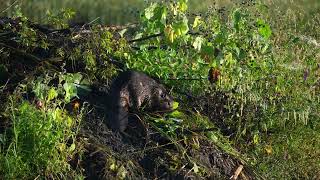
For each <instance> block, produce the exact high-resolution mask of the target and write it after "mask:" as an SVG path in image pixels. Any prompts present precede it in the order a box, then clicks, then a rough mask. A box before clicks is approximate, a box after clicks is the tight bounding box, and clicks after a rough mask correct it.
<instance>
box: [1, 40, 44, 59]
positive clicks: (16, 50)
mask: <svg viewBox="0 0 320 180" xmlns="http://www.w3.org/2000/svg"><path fill="white" fill-rule="evenodd" d="M0 46H3V47H6V48H9V49H11V50H13V51H15V52H16V53H18V54H21V55H23V56H26V57H28V58H30V59H32V60H34V61H36V62H41V59H40V58H38V57H36V56H34V55H32V54H29V53H26V52H24V51H21V50H20V49H17V48H15V47H12V46H9V45H7V44H4V43H0Z"/></svg>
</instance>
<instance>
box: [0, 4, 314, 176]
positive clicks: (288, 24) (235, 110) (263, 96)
mask: <svg viewBox="0 0 320 180" xmlns="http://www.w3.org/2000/svg"><path fill="white" fill-rule="evenodd" d="M189 3H190V2H188V1H187V0H179V1H164V2H149V3H148V6H147V7H146V8H145V9H144V10H143V11H142V12H141V13H140V19H139V23H138V25H137V30H136V31H135V34H134V36H133V37H132V36H131V34H130V33H132V32H131V31H130V30H129V31H126V29H124V30H123V31H121V32H120V33H118V34H117V32H113V31H106V30H104V29H102V28H100V27H99V26H97V25H92V26H91V27H90V31H91V32H92V33H90V34H85V35H79V34H76V35H74V34H72V33H71V34H69V35H67V36H69V37H67V38H68V39H71V41H64V40H63V41H62V42H63V43H61V44H62V45H61V44H60V46H59V48H57V49H54V48H52V49H53V51H54V55H55V56H58V57H59V58H61V59H62V61H63V62H64V63H65V64H62V65H61V67H60V68H61V69H62V70H63V72H59V73H58V74H59V75H57V74H56V75H54V77H52V78H49V79H48V77H47V76H40V77H39V78H38V79H37V80H35V81H33V82H32V83H31V84H32V85H33V86H34V87H33V92H34V94H35V95H36V97H37V99H36V100H35V103H34V102H27V101H25V100H15V99H14V98H12V100H11V102H10V103H9V104H8V105H7V111H6V114H7V116H8V117H10V119H11V120H12V123H13V126H12V127H11V129H10V130H8V131H7V132H6V134H4V135H3V134H1V135H2V136H1V138H0V139H1V155H0V157H1V158H0V160H1V168H0V169H3V172H4V173H7V174H5V177H8V178H26V177H36V176H37V175H38V174H39V175H43V176H48V175H49V176H50V175H53V176H55V177H59V175H62V174H64V173H65V172H67V171H70V166H69V164H68V163H67V162H68V159H69V158H70V157H72V156H73V155H74V154H75V153H76V151H77V150H75V147H74V146H76V147H77V143H75V139H74V137H75V135H76V131H75V129H77V128H78V123H79V118H80V117H73V116H71V115H70V114H67V113H66V111H65V105H66V104H67V103H69V102H70V100H71V99H72V98H73V97H75V96H76V95H77V92H76V87H75V86H74V83H79V82H80V79H81V78H82V75H84V76H87V77H89V79H90V81H96V82H97V81H98V82H101V81H102V82H108V81H109V80H110V78H111V77H113V76H114V75H115V74H116V73H117V70H118V69H125V68H129V69H137V70H141V71H144V72H146V73H148V74H150V75H153V76H156V77H158V78H159V79H161V80H163V82H164V83H166V84H167V85H169V86H170V87H172V93H173V94H174V95H175V97H176V98H177V99H179V101H180V104H183V106H182V105H181V106H180V107H178V108H177V110H176V111H174V112H173V113H171V114H168V115H167V116H164V117H153V116H147V115H146V116H145V117H147V119H148V120H149V121H148V122H149V123H150V124H151V126H152V128H154V129H155V130H156V131H157V132H159V134H161V135H162V136H163V137H165V138H167V139H169V141H170V142H169V144H173V147H174V148H176V149H177V150H178V151H175V152H173V150H170V151H169V150H168V151H166V152H162V153H163V154H166V155H165V157H169V158H168V159H170V161H168V162H167V164H166V162H162V161H159V163H160V164H161V166H160V167H168V168H167V169H170V170H172V171H173V172H174V171H175V170H178V169H180V168H182V167H186V166H187V167H188V168H189V170H190V172H193V173H195V174H197V175H199V176H202V177H210V172H211V171H210V168H208V167H207V166H205V165H204V164H201V162H199V161H197V159H195V158H194V156H192V150H194V151H196V152H200V150H201V147H203V144H201V143H199V141H198V140H199V139H201V140H202V141H201V142H202V143H208V144H210V143H213V144H215V145H216V146H218V147H219V148H221V149H223V151H224V152H228V154H231V155H233V156H234V157H237V158H238V159H240V160H241V161H242V162H244V163H248V162H249V163H250V164H252V165H255V166H256V167H257V169H258V170H259V172H260V173H262V174H264V175H265V176H267V178H275V179H278V178H285V179H290V178H310V177H311V178H313V177H317V176H319V175H318V174H317V172H315V171H314V169H319V168H320V167H319V150H318V149H319V144H320V143H319V141H318V140H317V139H319V138H318V134H319V125H320V124H319V121H318V120H319V113H320V112H319V110H320V106H319V104H320V103H319V72H320V70H319V69H320V68H319V62H318V59H319V45H317V44H318V42H317V40H316V39H317V38H318V35H319V34H320V32H319V29H318V28H317V27H316V25H315V24H316V22H317V21H318V20H319V18H320V16H319V12H320V11H316V10H314V11H311V14H312V16H313V17H312V18H311V15H307V14H305V13H306V12H309V11H307V10H306V9H303V7H304V6H302V5H299V3H297V4H296V5H294V6H292V7H291V6H290V7H289V8H287V7H286V6H284V5H283V4H281V3H280V4H279V2H266V3H261V2H257V3H248V4H246V3H243V4H245V5H243V4H242V5H240V4H236V6H231V7H230V8H228V9H227V10H225V9H217V8H211V9H209V10H208V11H207V12H206V13H205V14H190V13H189V10H188V7H189V6H190V4H189ZM282 3H284V4H286V3H288V2H287V1H284V2H282ZM287 5H288V4H287ZM283 7H285V8H283ZM316 7H317V6H316ZM316 7H315V9H317V8H316ZM72 15H74V13H73V12H72V11H68V10H67V11H62V13H60V14H59V13H58V15H54V14H53V15H50V16H49V18H48V22H49V23H51V24H52V25H54V26H55V27H56V28H65V27H67V23H66V22H67V20H68V19H69V18H70V17H71V16H72ZM16 17H19V18H20V19H21V24H19V26H18V27H19V28H16V29H14V27H10V26H8V27H5V29H7V30H8V29H12V30H13V31H14V32H16V33H17V34H18V38H17V39H14V41H15V42H16V43H20V44H21V45H22V46H24V47H25V48H26V50H27V52H34V50H35V49H36V48H43V49H48V47H49V46H50V45H52V44H50V43H48V42H50V38H52V39H54V38H55V37H46V36H43V35H41V33H38V31H37V30H35V29H34V28H32V27H30V26H28V18H26V17H24V16H23V15H22V14H21V13H20V12H19V11H17V13H16ZM61 18H62V19H61ZM0 33H2V31H0ZM39 34H40V35H39ZM119 34H120V37H118V35H119ZM0 36H1V34H0ZM128 37H129V38H128ZM312 37H313V38H312ZM70 44H72V46H69V45H70ZM6 50H7V49H6V48H3V49H0V53H1V54H0V55H1V58H2V59H1V64H0V67H3V65H7V64H8V54H10V53H11V52H9V51H8V52H6ZM293 52H294V53H293ZM11 54H12V53H11ZM114 62H117V63H120V64H122V65H124V66H125V68H123V67H121V68H120V67H118V66H116V65H115V64H114ZM7 69H10V68H7V67H4V68H1V70H0V73H3V72H4V73H6V74H7V73H8V72H9V71H8V70H7ZM70 69H72V70H70ZM66 71H71V72H72V73H67V72H66ZM75 71H76V72H77V71H79V72H81V74H82V75H80V74H77V73H74V72H75ZM208 76H209V81H208V80H207V79H208ZM54 78H56V79H58V82H59V83H58V85H57V86H51V85H49V84H50V83H51V82H52V79H54ZM0 88H1V89H0V90H2V89H5V86H0ZM16 96H17V97H19V96H20V95H16ZM189 96H190V97H193V98H197V97H203V96H207V99H206V100H208V102H209V103H207V104H204V105H203V104H201V103H199V104H200V105H199V106H192V105H194V104H193V103H197V102H190V101H192V100H190V98H189ZM216 96H217V97H223V98H224V101H221V102H219V103H220V106H221V107H219V108H220V109H222V111H223V112H222V113H221V114H222V118H221V121H222V122H218V121H219V120H220V119H219V118H218V117H215V116H210V114H209V113H208V111H211V112H212V111H218V110H216V109H212V108H218V107H215V106H212V105H211V104H210V101H209V98H212V97H216ZM17 97H15V98H17ZM217 101H218V99H217ZM39 103H40V104H39ZM176 106H177V105H176ZM210 108H211V109H210ZM220 109H219V110H220ZM190 112H191V113H190ZM208 114H209V115H208ZM205 115H208V116H209V117H205ZM214 115H216V114H214ZM0 117H1V116H0ZM37 117H41V118H37ZM29 122H31V123H29ZM71 122H72V123H71ZM220 124H223V125H224V126H226V127H227V129H228V130H229V132H230V133H229V134H223V132H220V130H219V128H221V127H219V125H220ZM208 128H209V129H211V130H210V131H208V132H203V133H199V134H197V135H196V136H191V137H190V136H188V134H187V133H186V134H184V133H185V132H186V131H187V132H189V131H190V130H195V129H208ZM24 135H25V136H24ZM27 135H28V137H34V139H32V140H31V141H32V143H29V141H30V139H28V138H26V137H27ZM226 136H228V138H226ZM40 137H41V138H40ZM42 137H46V138H42ZM70 139H72V140H71V143H70ZM35 142H37V143H35ZM49 142H50V143H49ZM153 143H154V142H153ZM31 145H32V146H31ZM61 146H63V148H61ZM232 146H237V147H238V148H239V150H240V151H241V153H242V155H240V154H239V153H238V152H237V151H236V150H234V149H233V148H232ZM155 147H157V148H158V144H155ZM30 149H32V150H33V151H30ZM70 149H72V150H70ZM190 149H191V150H190ZM25 150H26V151H25ZM189 150H190V151H189ZM42 151H45V152H46V153H41V152H42ZM2 152H3V153H2ZM36 153H37V154H36ZM47 153H48V154H47ZM31 155H32V156H36V157H35V158H33V159H31V158H30V157H31ZM51 155H54V156H53V157H55V156H56V157H59V158H57V159H55V160H52V159H51V158H50V157H51ZM177 157H181V159H179V158H177ZM108 159H111V160H110V161H109V162H108V164H111V165H110V167H109V169H111V170H113V171H117V170H118V173H120V175H119V177H122V178H124V177H125V176H126V175H128V173H127V172H128V170H127V169H125V166H122V165H121V163H120V165H118V164H117V163H114V162H113V161H115V160H114V158H113V157H111V155H108ZM162 160H163V159H162ZM274 162H277V163H274ZM17 164H22V165H21V166H20V165H19V166H18V165H17ZM34 169H36V171H35V172H34V171H32V170H34ZM182 169H183V168H182ZM288 169H292V170H291V171H288ZM0 172H1V170H0ZM30 173H32V174H30Z"/></svg>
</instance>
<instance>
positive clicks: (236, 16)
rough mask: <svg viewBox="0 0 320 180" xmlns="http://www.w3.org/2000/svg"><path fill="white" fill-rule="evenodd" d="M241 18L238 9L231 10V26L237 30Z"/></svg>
mask: <svg viewBox="0 0 320 180" xmlns="http://www.w3.org/2000/svg"><path fill="white" fill-rule="evenodd" d="M240 20H241V13H240V9H236V10H235V11H234V12H233V27H234V28H235V29H236V30H237V31H238V30H239V23H240Z"/></svg>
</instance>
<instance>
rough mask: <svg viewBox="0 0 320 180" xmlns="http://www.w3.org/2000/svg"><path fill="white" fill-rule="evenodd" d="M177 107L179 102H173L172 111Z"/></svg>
mask: <svg viewBox="0 0 320 180" xmlns="http://www.w3.org/2000/svg"><path fill="white" fill-rule="evenodd" d="M178 107H179V102H176V101H175V102H173V109H177V108H178Z"/></svg>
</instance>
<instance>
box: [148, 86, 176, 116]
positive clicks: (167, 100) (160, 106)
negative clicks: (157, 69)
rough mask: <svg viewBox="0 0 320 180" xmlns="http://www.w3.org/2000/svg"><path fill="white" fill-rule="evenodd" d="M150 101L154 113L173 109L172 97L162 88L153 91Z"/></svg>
mask: <svg viewBox="0 0 320 180" xmlns="http://www.w3.org/2000/svg"><path fill="white" fill-rule="evenodd" d="M150 100H151V102H150V105H151V108H152V110H154V111H169V110H172V108H173V97H172V96H171V95H170V94H169V93H168V92H167V91H166V89H165V88H164V87H163V86H159V87H155V88H154V89H153V92H152V96H151V98H150Z"/></svg>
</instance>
